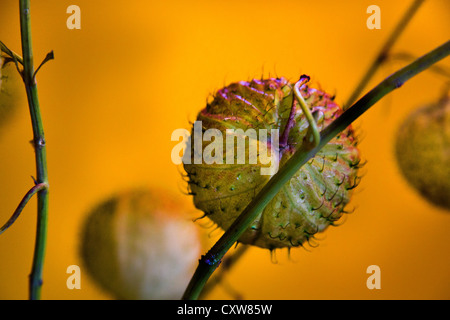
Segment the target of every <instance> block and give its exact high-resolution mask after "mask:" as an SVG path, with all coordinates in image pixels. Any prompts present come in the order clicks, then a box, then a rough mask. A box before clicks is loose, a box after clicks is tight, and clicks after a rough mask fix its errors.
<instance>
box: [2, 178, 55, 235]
mask: <svg viewBox="0 0 450 320" xmlns="http://www.w3.org/2000/svg"><path fill="white" fill-rule="evenodd" d="M46 188H47V184H46V183H39V184H37V185H35V186H33V187H32V188H31V189H30V190H29V191H28V192H27V193H26V194H25V196H24V197H23V198H22V201H20V203H19V205H18V206H17V209H16V210H15V211H14V213H13V214H12V216H11V218H9V220H8V221H7V222H6V223H5V224H4V225H3V226H2V227H1V228H0V234H2V233H3V232H5V231H6V230H7V229H8V228H9V227H10V226H11V225H12V224H13V223H14V222H15V221H16V220H17V218H18V217H19V216H20V214H21V213H22V210H23V209H24V208H25V206H26V205H27V203H28V201H30V199H31V198H32V197H33V196H34V195H35V194H36V193H37V192H39V191H41V190H44V189H46Z"/></svg>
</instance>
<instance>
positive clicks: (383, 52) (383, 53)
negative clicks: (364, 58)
mask: <svg viewBox="0 0 450 320" xmlns="http://www.w3.org/2000/svg"><path fill="white" fill-rule="evenodd" d="M424 1H425V0H415V1H414V2H413V3H412V4H411V6H410V7H409V8H408V10H407V11H406V12H405V14H404V15H403V17H402V18H401V19H400V21H399V22H398V24H397V26H396V27H395V28H394V30H393V31H392V33H391V34H390V36H389V37H388V38H387V40H386V42H385V43H384V45H383V46H382V47H381V49H380V51H379V53H378V54H377V56H376V58H375V60H374V61H373V62H372V64H371V65H370V67H369V69H367V71H366V73H365V74H364V76H363V77H362V79H361V80H360V81H359V84H358V86H357V87H356V88H355V90H354V91H353V93H352V94H351V95H350V98H349V99H348V101H347V103H346V104H344V110H346V109H347V107H348V106H350V105H351V104H352V103H353V102H355V101H356V99H358V97H359V95H360V94H361V93H362V91H363V90H364V88H365V87H366V85H367V84H368V83H369V81H370V79H372V77H373V76H374V74H375V72H376V71H377V70H378V68H379V67H380V65H381V64H382V63H383V62H384V61H385V60H386V59H387V57H388V55H389V51H390V50H391V48H392V46H393V45H394V43H395V41H397V39H398V37H399V36H400V34H401V33H402V32H403V30H405V28H406V26H407V25H408V23H409V22H410V21H411V19H412V18H413V16H414V14H415V13H416V11H417V10H418V9H419V7H420V5H421V4H422V3H423V2H424Z"/></svg>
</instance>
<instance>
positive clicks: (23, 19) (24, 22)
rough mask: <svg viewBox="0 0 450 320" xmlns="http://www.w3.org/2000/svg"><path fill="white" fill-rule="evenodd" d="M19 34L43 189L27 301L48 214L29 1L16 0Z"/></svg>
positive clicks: (38, 272)
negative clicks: (17, 4) (18, 13)
mask: <svg viewBox="0 0 450 320" xmlns="http://www.w3.org/2000/svg"><path fill="white" fill-rule="evenodd" d="M19 6H20V33H21V40H22V59H23V81H24V83H25V89H26V92H27V99H28V105H29V109H30V115H31V124H32V127H33V146H34V151H35V158H36V172H37V174H36V182H37V184H44V185H45V186H46V188H44V189H42V190H40V191H39V192H38V194H37V202H38V205H37V229H36V242H35V248H34V256H33V266H32V269H31V274H30V278H29V297H30V299H31V300H35V299H40V295H41V286H42V270H43V264H44V256H45V247H46V239H47V216H48V175H47V158H46V150H45V137H44V128H43V125H42V119H41V112H40V108H39V99H38V92H37V85H36V81H35V78H34V65H33V48H32V42H31V22H30V0H20V4H19Z"/></svg>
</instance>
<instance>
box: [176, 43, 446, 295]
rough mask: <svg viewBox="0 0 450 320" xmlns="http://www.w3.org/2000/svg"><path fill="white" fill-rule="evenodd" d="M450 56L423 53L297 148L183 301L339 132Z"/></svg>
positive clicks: (205, 262) (209, 257)
mask: <svg viewBox="0 0 450 320" xmlns="http://www.w3.org/2000/svg"><path fill="white" fill-rule="evenodd" d="M449 54H450V41H448V42H446V43H444V44H443V45H441V46H440V47H438V48H436V49H434V50H433V51H431V52H429V53H427V54H426V55H424V56H422V57H421V58H419V59H417V60H416V61H414V62H413V63H411V64H409V65H407V66H406V67H404V68H402V69H400V70H399V71H397V72H395V73H394V74H392V75H391V76H389V77H388V78H386V79H385V80H383V81H382V82H381V83H380V84H378V85H377V86H376V87H375V88H373V89H372V90H371V91H369V92H368V93H367V94H366V95H364V96H363V97H362V98H361V99H360V100H358V102H356V103H355V104H354V105H353V106H351V107H350V108H349V109H348V110H346V111H345V112H344V113H343V114H342V115H341V116H340V117H339V118H337V119H336V120H335V121H333V122H332V123H331V124H330V125H329V126H328V127H326V128H325V129H324V130H323V131H322V132H321V135H320V143H319V145H318V146H316V147H315V148H313V149H311V150H307V151H305V150H303V149H302V148H300V149H299V150H298V151H296V152H295V153H294V155H293V156H292V157H291V158H290V159H289V160H288V161H287V162H286V164H285V165H284V166H282V167H281V168H280V170H279V171H278V172H277V173H276V174H275V175H274V176H273V177H272V178H271V179H270V180H269V182H268V183H267V184H266V185H265V186H264V187H263V188H262V189H261V191H260V192H259V193H258V195H257V196H256V197H255V198H254V199H253V200H252V201H251V203H250V204H249V205H248V206H247V207H246V208H245V209H244V211H243V212H242V213H241V214H240V215H239V217H238V218H237V219H236V220H235V221H234V222H233V224H232V225H231V226H230V227H229V228H228V230H227V231H226V232H225V233H224V234H223V235H222V237H221V238H220V239H219V240H218V241H217V242H216V244H215V245H214V246H213V247H212V248H211V249H210V250H209V251H208V252H207V253H206V255H204V256H202V257H201V259H200V261H199V265H198V267H197V270H196V271H195V273H194V275H193V277H192V279H191V281H190V282H189V285H188V287H187V288H186V291H185V293H184V295H183V299H197V298H198V296H199V294H200V293H201V291H202V289H203V287H204V285H205V284H206V281H207V280H208V279H209V277H210V276H211V275H212V273H213V272H214V270H215V269H216V268H217V267H218V265H219V264H220V261H221V259H222V257H223V256H224V255H225V253H226V252H227V251H228V250H229V249H230V247H231V246H232V245H233V244H234V243H235V242H236V241H237V240H238V239H239V238H240V236H241V235H242V234H243V233H244V231H245V230H246V229H247V228H248V227H249V226H250V224H251V223H252V222H253V221H254V219H255V218H256V217H257V215H258V214H259V213H260V212H261V211H262V210H263V209H264V207H265V206H266V205H267V203H268V202H269V201H270V200H272V199H273V197H274V196H275V195H276V194H277V193H278V191H279V190H280V189H281V188H282V186H283V185H284V184H285V183H286V182H287V181H288V180H289V179H290V178H291V177H292V176H293V175H294V174H295V173H296V172H297V171H298V170H299V169H300V168H301V167H302V166H303V165H304V164H305V163H306V162H307V161H308V160H310V159H311V158H312V157H314V156H315V154H316V153H317V152H318V151H319V150H320V149H321V148H323V147H324V146H325V145H326V144H327V143H328V142H329V141H330V140H331V139H333V138H334V137H335V136H336V135H337V134H339V132H341V131H342V130H344V129H345V128H347V127H348V126H349V125H350V124H351V123H352V122H353V121H355V120H356V119H357V118H358V117H359V116H361V115H362V114H363V113H364V112H366V111H367V110H368V109H369V108H370V107H371V106H373V105H374V104H375V103H376V102H378V101H379V100H380V99H381V98H383V97H384V96H385V95H387V94H388V93H390V92H392V91H393V90H395V89H397V88H399V87H401V86H402V85H403V84H404V83H405V82H406V81H408V80H409V79H411V78H412V77H414V76H415V75H417V74H419V73H420V72H422V71H423V70H425V69H427V68H428V67H430V66H431V65H433V64H435V63H436V62H438V61H440V60H442V59H444V58H445V57H447V56H448V55H449Z"/></svg>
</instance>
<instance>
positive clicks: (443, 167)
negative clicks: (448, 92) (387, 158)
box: [395, 96, 450, 210]
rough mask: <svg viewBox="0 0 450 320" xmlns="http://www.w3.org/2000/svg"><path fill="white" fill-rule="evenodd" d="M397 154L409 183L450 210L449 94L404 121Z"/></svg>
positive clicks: (397, 140)
mask: <svg viewBox="0 0 450 320" xmlns="http://www.w3.org/2000/svg"><path fill="white" fill-rule="evenodd" d="M395 156H396V158H397V163H398V165H399V167H400V171H401V173H402V174H403V176H404V177H405V179H406V180H407V181H408V183H409V184H410V185H411V186H412V187H413V188H414V189H415V190H416V191H417V192H418V193H419V194H421V195H422V196H423V197H424V198H425V199H427V200H428V201H429V202H430V203H433V204H434V205H437V206H439V207H441V208H445V209H448V210H450V97H449V96H446V97H445V98H443V99H441V100H440V101H439V102H438V103H433V104H430V105H427V106H424V107H421V108H419V109H417V110H415V111H413V112H412V113H411V114H410V115H409V116H408V117H407V118H406V119H405V121H404V122H403V123H402V124H401V126H400V128H399V130H398V133H397V137H396V142H395Z"/></svg>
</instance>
